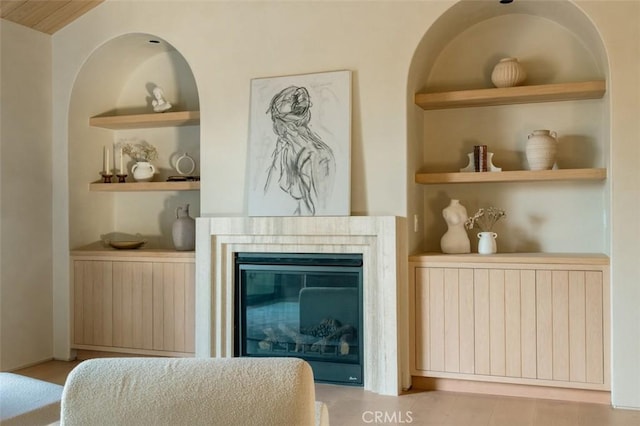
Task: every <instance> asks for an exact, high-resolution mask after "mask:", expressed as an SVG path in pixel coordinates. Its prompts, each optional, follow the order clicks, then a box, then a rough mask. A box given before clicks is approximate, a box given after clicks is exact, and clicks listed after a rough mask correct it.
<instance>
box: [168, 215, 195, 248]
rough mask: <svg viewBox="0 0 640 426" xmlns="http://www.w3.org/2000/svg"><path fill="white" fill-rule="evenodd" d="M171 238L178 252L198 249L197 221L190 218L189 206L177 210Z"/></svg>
mask: <svg viewBox="0 0 640 426" xmlns="http://www.w3.org/2000/svg"><path fill="white" fill-rule="evenodd" d="M171 236H172V237H173V246H174V247H175V249H176V250H180V251H186V250H194V249H195V248H196V220H195V219H194V218H192V217H191V216H189V204H185V205H184V206H178V207H177V208H176V220H175V222H173V228H172V230H171Z"/></svg>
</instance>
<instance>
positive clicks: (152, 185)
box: [89, 181, 200, 192]
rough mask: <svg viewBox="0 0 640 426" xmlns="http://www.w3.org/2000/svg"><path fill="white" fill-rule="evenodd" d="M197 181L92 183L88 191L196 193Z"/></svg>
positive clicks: (198, 188)
mask: <svg viewBox="0 0 640 426" xmlns="http://www.w3.org/2000/svg"><path fill="white" fill-rule="evenodd" d="M198 190H200V182H199V181H187V182H127V183H102V182H92V183H90V184H89V191H97V192H145V191H146V192H148V191H198Z"/></svg>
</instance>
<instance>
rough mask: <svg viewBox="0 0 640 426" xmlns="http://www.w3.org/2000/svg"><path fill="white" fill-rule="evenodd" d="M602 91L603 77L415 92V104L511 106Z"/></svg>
mask: <svg viewBox="0 0 640 426" xmlns="http://www.w3.org/2000/svg"><path fill="white" fill-rule="evenodd" d="M605 90H606V84H605V81H604V80H594V81H583V82H576V83H557V84H543V85H536V86H516V87H505V88H491V89H477V90H458V91H454V92H441V93H416V95H415V103H416V105H418V106H419V107H421V108H422V109H424V110H432V109H447V108H467V107H477V106H495V105H514V104H522V103H532V102H557V101H572V100H584V99H598V98H602V96H604V93H605Z"/></svg>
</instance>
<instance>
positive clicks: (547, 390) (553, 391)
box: [412, 376, 611, 405]
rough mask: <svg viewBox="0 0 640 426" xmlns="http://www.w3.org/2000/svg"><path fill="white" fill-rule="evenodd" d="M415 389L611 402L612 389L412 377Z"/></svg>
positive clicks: (598, 402)
mask: <svg viewBox="0 0 640 426" xmlns="http://www.w3.org/2000/svg"><path fill="white" fill-rule="evenodd" d="M412 382H413V387H412V389H415V390H417V389H421V390H437V391H448V392H466V393H478V394H484V395H499V396H515V397H521V398H538V399H552V400H557V401H573V402H585V403H591V404H606V405H610V404H611V392H609V391H601V390H588V389H567V388H561V387H547V386H529V385H519V384H512V383H488V382H477V381H472V380H456V379H445V378H434V377H419V376H413V377H412Z"/></svg>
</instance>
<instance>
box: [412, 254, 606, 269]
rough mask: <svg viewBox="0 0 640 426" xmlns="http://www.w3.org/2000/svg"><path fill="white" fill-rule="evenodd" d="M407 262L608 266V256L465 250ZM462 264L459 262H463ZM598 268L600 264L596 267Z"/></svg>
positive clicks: (466, 265) (413, 257)
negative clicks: (489, 253) (495, 252)
mask: <svg viewBox="0 0 640 426" xmlns="http://www.w3.org/2000/svg"><path fill="white" fill-rule="evenodd" d="M409 262H412V263H416V264H417V266H427V265H438V266H443V267H445V266H452V267H457V268H459V267H461V266H464V267H468V268H475V267H495V266H496V264H500V263H502V264H505V266H506V267H512V268H513V267H515V268H519V267H520V266H522V264H526V265H527V267H529V268H532V267H536V266H535V265H542V267H543V268H545V269H549V268H550V266H551V265H558V266H559V267H561V268H562V269H566V268H567V266H569V265H579V266H580V269H584V268H585V267H601V266H609V256H607V255H606V254H602V253H497V254H492V255H482V254H477V253H469V254H443V253H417V254H414V255H411V256H409ZM463 263H464V265H461V264H463ZM596 269H598V270H600V268H596Z"/></svg>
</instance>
